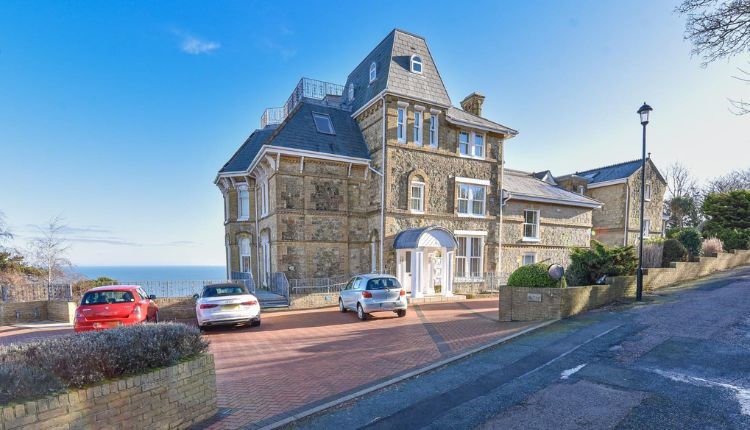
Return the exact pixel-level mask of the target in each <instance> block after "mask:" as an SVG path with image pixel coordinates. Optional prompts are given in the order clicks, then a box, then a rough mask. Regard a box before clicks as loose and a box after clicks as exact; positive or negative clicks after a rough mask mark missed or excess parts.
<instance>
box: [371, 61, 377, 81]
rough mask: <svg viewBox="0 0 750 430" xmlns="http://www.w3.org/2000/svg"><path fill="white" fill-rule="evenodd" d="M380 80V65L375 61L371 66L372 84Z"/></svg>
mask: <svg viewBox="0 0 750 430" xmlns="http://www.w3.org/2000/svg"><path fill="white" fill-rule="evenodd" d="M376 79H378V65H377V63H375V62H374V61H373V62H372V64H370V83H373V82H375V80H376Z"/></svg>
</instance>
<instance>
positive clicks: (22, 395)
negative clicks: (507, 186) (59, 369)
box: [0, 363, 64, 405]
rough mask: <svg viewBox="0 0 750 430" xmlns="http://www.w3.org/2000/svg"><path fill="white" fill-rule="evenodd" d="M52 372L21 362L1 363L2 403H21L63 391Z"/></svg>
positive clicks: (61, 384)
mask: <svg viewBox="0 0 750 430" xmlns="http://www.w3.org/2000/svg"><path fill="white" fill-rule="evenodd" d="M63 389H64V385H63V383H62V382H60V380H59V379H57V378H56V377H55V376H54V375H52V374H51V373H49V372H47V371H45V370H42V369H40V368H38V367H33V366H26V365H24V364H20V363H0V405H5V404H8V403H19V402H23V401H25V400H31V399H35V398H39V397H44V396H46V395H48V394H54V393H56V392H60V391H63Z"/></svg>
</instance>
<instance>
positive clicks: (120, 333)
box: [0, 323, 208, 405]
mask: <svg viewBox="0 0 750 430" xmlns="http://www.w3.org/2000/svg"><path fill="white" fill-rule="evenodd" d="M207 349H208V342H206V341H204V340H203V339H202V338H201V335H200V331H198V329H197V328H195V327H190V326H187V325H184V324H176V323H160V324H138V325H134V326H126V327H120V328H115V329H111V330H105V331H99V332H89V333H81V334H70V335H65V336H60V337H55V338H49V339H43V340H38V341H32V342H28V343H20V344H10V345H5V346H0V405H2V404H8V403H18V402H20V401H25V400H30V399H34V398H38V397H42V396H45V395H47V394H51V393H54V392H59V391H64V390H66V389H68V388H81V387H85V386H88V385H95V384H99V383H101V382H104V381H106V380H110V379H119V378H123V377H127V376H130V375H136V374H141V373H145V372H148V371H150V370H152V369H157V368H162V367H167V366H172V365H174V364H177V363H179V362H181V361H184V360H188V359H191V358H194V357H196V356H198V355H200V354H203V353H204V352H206V350H207Z"/></svg>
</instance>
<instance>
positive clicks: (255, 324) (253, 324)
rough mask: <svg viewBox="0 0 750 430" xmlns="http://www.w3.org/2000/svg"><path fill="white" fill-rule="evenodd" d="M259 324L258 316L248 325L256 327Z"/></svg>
mask: <svg viewBox="0 0 750 430" xmlns="http://www.w3.org/2000/svg"><path fill="white" fill-rule="evenodd" d="M259 325H260V317H258V318H256V319H254V320H252V321H250V327H258V326H259Z"/></svg>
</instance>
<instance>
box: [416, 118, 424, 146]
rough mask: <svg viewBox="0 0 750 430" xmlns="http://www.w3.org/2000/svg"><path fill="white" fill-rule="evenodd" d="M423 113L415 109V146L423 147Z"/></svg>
mask: <svg viewBox="0 0 750 430" xmlns="http://www.w3.org/2000/svg"><path fill="white" fill-rule="evenodd" d="M423 122H424V121H423V118H422V111H420V110H417V109H414V144H415V145H418V146H422V123H423Z"/></svg>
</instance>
